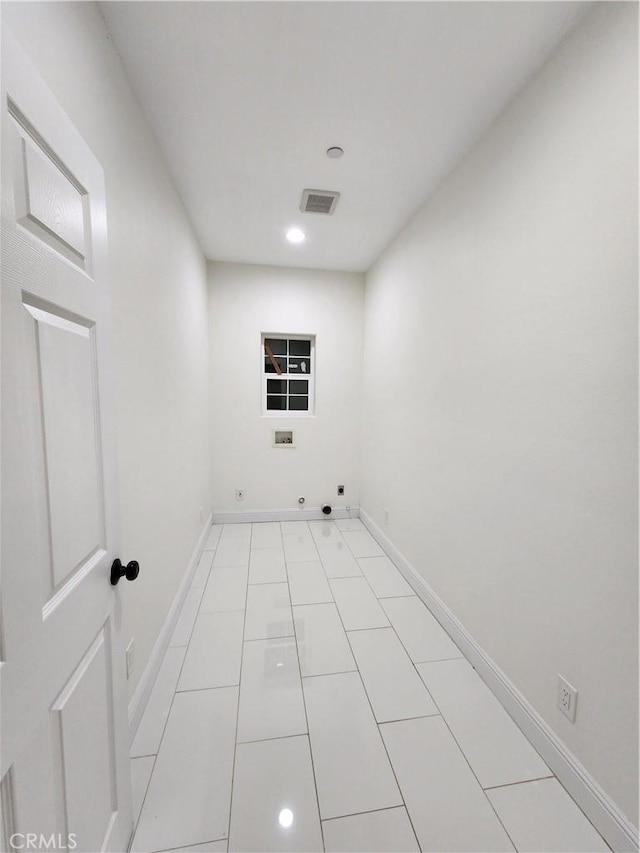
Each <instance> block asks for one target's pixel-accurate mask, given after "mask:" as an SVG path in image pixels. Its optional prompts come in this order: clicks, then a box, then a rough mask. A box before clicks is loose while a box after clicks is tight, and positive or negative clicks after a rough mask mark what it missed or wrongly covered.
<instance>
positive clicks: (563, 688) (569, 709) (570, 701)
mask: <svg viewBox="0 0 640 853" xmlns="http://www.w3.org/2000/svg"><path fill="white" fill-rule="evenodd" d="M557 704H558V708H560V710H561V711H562V713H563V714H564V715H565V717H568V718H569V719H570V720H571V722H572V723H574V722H575V720H576V706H577V704H578V691H577V690H576V689H575V687H572V686H571V685H570V684H569V682H568V681H565V680H564V678H563V677H562V676H561V675H559V676H558V703H557Z"/></svg>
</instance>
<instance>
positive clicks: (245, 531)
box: [219, 521, 253, 545]
mask: <svg viewBox="0 0 640 853" xmlns="http://www.w3.org/2000/svg"><path fill="white" fill-rule="evenodd" d="M252 527H253V525H252V524H251V523H250V522H244V521H243V522H238V523H237V524H224V525H223V526H222V533H221V534H220V543H219V544H220V545H221V544H223V543H224V542H228V541H229V540H230V539H251V532H252Z"/></svg>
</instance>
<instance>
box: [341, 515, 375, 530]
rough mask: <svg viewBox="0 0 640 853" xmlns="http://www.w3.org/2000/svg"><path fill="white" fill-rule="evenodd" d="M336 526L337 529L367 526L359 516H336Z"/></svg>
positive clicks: (358, 528) (356, 528)
mask: <svg viewBox="0 0 640 853" xmlns="http://www.w3.org/2000/svg"><path fill="white" fill-rule="evenodd" d="M336 527H337V528H338V530H366V529H367V528H366V527H365V526H364V524H363V523H362V522H361V521H360V519H359V518H337V519H336Z"/></svg>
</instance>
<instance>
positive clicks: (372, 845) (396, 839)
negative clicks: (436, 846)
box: [322, 807, 420, 853]
mask: <svg viewBox="0 0 640 853" xmlns="http://www.w3.org/2000/svg"><path fill="white" fill-rule="evenodd" d="M322 832H323V834H324V849H325V850H326V851H327V853H362V851H367V853H410V851H418V853H420V847H419V846H418V842H417V841H416V836H415V833H414V831H413V828H412V827H411V821H410V820H409V816H408V815H407V810H406V809H405V808H402V807H399V808H395V809H382V811H378V812H367V813H366V814H355V815H351V816H350V817H336V818H334V819H333V820H323V821H322Z"/></svg>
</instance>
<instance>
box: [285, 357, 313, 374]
mask: <svg viewBox="0 0 640 853" xmlns="http://www.w3.org/2000/svg"><path fill="white" fill-rule="evenodd" d="M310 372H311V365H310V362H309V359H308V358H290V359H289V373H310Z"/></svg>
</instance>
